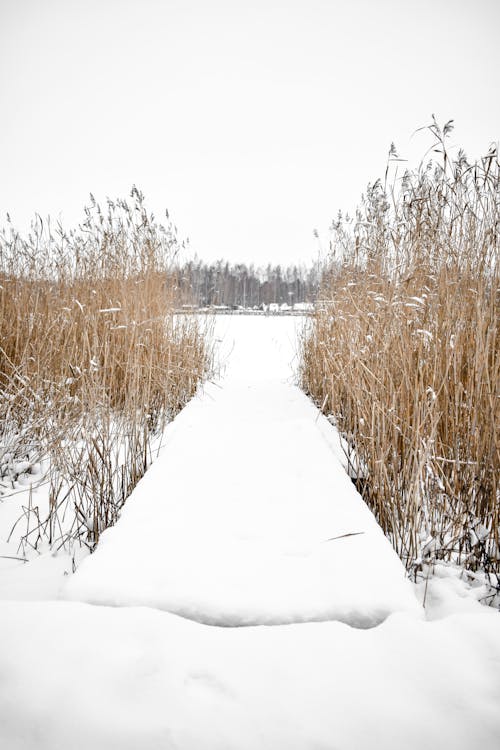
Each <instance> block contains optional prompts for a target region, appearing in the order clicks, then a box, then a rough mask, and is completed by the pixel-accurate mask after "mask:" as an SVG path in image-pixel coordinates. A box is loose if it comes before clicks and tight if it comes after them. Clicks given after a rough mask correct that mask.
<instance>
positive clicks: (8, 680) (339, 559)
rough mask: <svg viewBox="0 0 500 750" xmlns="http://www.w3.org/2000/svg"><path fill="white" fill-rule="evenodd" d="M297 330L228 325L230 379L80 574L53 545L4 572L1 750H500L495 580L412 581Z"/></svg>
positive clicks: (3, 521)
mask: <svg viewBox="0 0 500 750" xmlns="http://www.w3.org/2000/svg"><path fill="white" fill-rule="evenodd" d="M300 324H301V322H300V319H298V318H285V317H272V318H265V317H257V316H255V317H245V316H237V317H235V316H220V317H219V318H218V319H217V322H216V335H217V337H218V338H219V339H220V347H221V357H222V359H223V361H225V360H226V359H227V362H228V367H227V371H226V372H225V375H224V377H222V379H220V380H218V381H217V382H214V383H211V384H207V385H206V387H205V388H203V389H200V392H199V394H198V395H197V396H196V398H195V399H193V401H192V402H191V403H190V404H189V405H188V407H187V408H186V409H185V410H184V411H183V412H182V413H181V414H180V415H179V416H178V417H177V418H176V420H174V422H173V423H172V424H171V425H170V426H169V427H168V428H167V431H166V434H165V437H164V448H163V450H162V452H161V453H160V456H159V458H158V459H157V460H156V461H155V463H154V464H153V466H152V467H151V469H150V470H149V471H148V472H147V474H146V475H145V477H144V478H143V480H141V482H140V483H139V485H138V486H137V488H136V490H135V491H134V493H133V495H132V496H131V498H130V499H129V501H128V502H127V505H126V506H125V509H124V511H123V513H122V517H121V518H120V520H119V522H118V524H117V525H116V526H115V527H114V528H113V529H110V530H108V531H106V532H105V533H104V534H103V537H102V540H101V542H100V544H99V546H98V549H97V551H96V552H95V554H94V555H92V556H90V557H87V558H85V559H84V560H83V561H82V562H80V563H79V567H78V570H77V572H76V573H75V574H74V575H72V569H73V561H72V559H71V557H70V556H68V555H67V554H64V555H61V554H57V555H53V554H52V553H50V551H48V550H47V549H42V550H41V551H42V554H40V555H37V556H36V558H35V559H34V560H31V561H30V562H29V563H22V562H18V561H16V560H10V559H0V599H5V600H6V601H0V746H1V747H2V748H6V750H59V749H61V750H66V748H72V750H73V749H74V750H80V748H81V749H82V750H83V749H85V750H88V748H93V749H94V750H136V749H137V748H141V750H143V749H144V750H159V748H162V750H174V748H175V750H326V749H327V748H328V750H333V749H335V750H361V748H363V750H364V749H365V748H367V749H368V750H400V748H405V750H421V748H426V747H439V748H443V749H444V750H470V748H476V747H477V748H481V750H498V748H499V747H500V710H499V706H500V627H499V626H500V619H499V613H498V612H497V611H496V610H494V609H493V608H488V607H486V606H483V605H482V604H480V603H479V602H480V601H481V600H484V599H485V597H486V596H487V595H488V588H487V586H486V583H485V580H484V577H483V578H482V577H481V576H480V575H470V576H464V575H463V573H462V572H461V571H460V570H459V569H458V568H455V567H453V566H451V565H444V564H443V565H439V566H436V568H435V569H434V570H433V571H431V570H430V569H428V570H427V571H426V573H429V574H430V573H431V572H432V575H430V577H429V578H428V580H427V579H426V578H425V577H424V578H423V579H422V580H421V581H420V582H419V583H418V584H417V585H416V586H415V585H413V584H410V582H409V581H408V580H407V579H405V577H404V574H403V570H402V567H401V564H400V562H399V560H398V558H397V557H396V556H395V554H394V553H393V552H392V549H391V547H390V546H389V544H388V543H387V541H386V540H385V538H384V537H383V535H382V532H381V531H380V529H379V528H378V526H377V525H376V523H375V520H374V519H373V516H372V515H371V513H370V512H369V511H368V509H367V508H366V506H365V505H364V504H363V503H362V501H361V499H360V497H359V495H357V493H356V492H355V490H354V487H353V485H352V483H351V482H350V480H349V478H348V477H347V475H346V473H345V471H344V469H345V466H346V459H345V456H344V453H343V450H342V443H341V441H340V439H339V436H338V434H337V433H336V431H335V430H334V429H333V428H332V426H331V425H330V424H329V423H328V421H327V420H326V419H324V418H323V417H322V416H321V415H319V413H318V411H317V410H316V409H315V408H314V406H313V405H312V404H311V403H310V402H309V401H308V400H307V398H306V397H305V396H303V394H302V393H301V392H300V391H299V390H298V389H297V388H296V386H295V385H294V382H293V377H292V375H291V373H292V371H293V367H294V365H295V362H294V349H295V341H296V336H297V326H299V327H300ZM43 491H44V490H43V487H42V488H40V489H39V490H37V492H40V493H43ZM22 496H23V493H22V492H21V493H19V494H18V495H16V496H15V498H4V499H3V500H2V501H1V502H0V531H1V532H2V538H3V539H4V538H5V537H6V536H7V535H8V533H9V531H10V526H11V521H12V519H13V518H14V511H15V504H14V505H13V504H12V503H13V501H14V500H15V502H16V503H17V502H18V498H19V497H22ZM344 534H346V535H347V534H350V535H349V536H343V535H344ZM328 540H331V541H328ZM13 545H15V542H14V541H12V540H11V542H10V543H9V544H8V545H7V544H6V545H5V546H3V547H1V548H0V555H1V554H5V555H10V554H11V555H12V556H15V546H13ZM76 562H77V564H78V560H77V561H76ZM22 599H27V600H30V601H20V600H22ZM78 599H80V601H78ZM424 602H425V610H424V609H423V607H422V603H424ZM96 604H98V605H99V606H94V605H96ZM109 605H113V606H109ZM136 605H141V606H136ZM167 610H168V611H167ZM179 615H182V617H181V616H179ZM311 620H312V621H311ZM318 620H322V621H321V622H319V621H318ZM207 623H212V624H210V625H209V624H207ZM249 623H255V624H256V623H259V624H258V625H255V626H253V625H250V626H248V627H228V626H230V625H240V626H242V625H245V624H246V625H248V624H249ZM262 623H265V624H266V625H273V627H263V626H262ZM280 623H281V624H280ZM285 623H288V624H285ZM221 626H224V627H221Z"/></svg>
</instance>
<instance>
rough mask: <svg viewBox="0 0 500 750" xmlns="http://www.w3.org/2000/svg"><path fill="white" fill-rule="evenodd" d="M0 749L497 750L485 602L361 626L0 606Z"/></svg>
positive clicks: (497, 653) (489, 615) (499, 639)
mask: <svg viewBox="0 0 500 750" xmlns="http://www.w3.org/2000/svg"><path fill="white" fill-rule="evenodd" d="M0 644H1V645H0V676H1V677H0V738H1V741H2V747H5V748H6V749H7V748H8V750H28V749H29V750H35V749H36V750H67V748H72V749H73V750H80V749H81V750H89V748H92V749H93V750H118V749H119V750H137V749H138V748H141V750H160V748H161V750H174V748H175V750H223V749H226V750H229V749H231V750H313V749H314V750H318V749H319V748H322V749H324V750H326V749H327V748H328V750H331V749H332V748H336V750H401V748H405V749H406V750H422V748H428V747H436V748H443V749H444V750H472V748H481V750H497V748H498V746H499V739H500V712H499V711H498V706H499V705H500V636H499V628H498V618H497V617H496V615H495V613H494V612H493V611H492V610H486V609H483V611H482V612H481V614H480V615H477V614H476V615H460V616H455V617H450V618H447V619H445V620H439V621H437V622H433V623H425V622H422V621H419V620H415V619H414V618H411V617H408V616H407V615H392V616H391V617H389V618H388V619H387V620H386V621H385V622H384V623H383V624H382V625H380V626H379V627H377V628H373V629H371V630H358V629H355V628H350V627H349V626H347V625H343V624H342V623H338V622H328V623H309V624H304V625H287V626H281V627H275V628H262V627H258V628H235V629H228V628H211V627H206V626H204V625H199V624H198V623H194V622H190V621H188V620H184V619H181V618H179V617H176V616H175V615H170V614H168V613H165V612H158V611H155V610H152V609H147V608H144V609H135V608H120V609H111V608H108V607H91V606H89V605H85V604H79V603H40V604H32V603H25V604H24V603H22V604H11V603H3V604H1V605H0Z"/></svg>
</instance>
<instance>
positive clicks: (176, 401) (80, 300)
mask: <svg viewBox="0 0 500 750" xmlns="http://www.w3.org/2000/svg"><path fill="white" fill-rule="evenodd" d="M131 198H132V201H131V202H127V201H117V202H112V201H108V204H107V206H106V209H105V211H103V210H102V209H101V207H100V206H99V205H98V204H97V203H96V202H95V200H94V199H92V201H91V204H90V206H89V207H87V208H86V209H85V221H84V222H83V224H82V225H81V226H80V227H79V228H78V229H77V230H74V231H72V232H70V233H66V232H64V231H63V229H62V228H61V227H60V226H57V227H52V226H51V225H50V223H46V224H45V223H44V222H42V220H41V219H39V218H38V219H37V220H36V221H35V222H34V223H33V225H32V231H31V233H30V234H29V236H28V237H24V238H23V237H21V236H20V235H19V234H18V233H17V232H16V231H15V230H14V229H13V228H12V227H7V229H5V230H4V231H3V233H2V235H1V237H0V396H1V398H0V467H1V468H0V471H1V474H2V477H3V479H2V480H1V481H2V483H3V491H4V493H5V492H6V491H9V489H10V490H12V488H13V487H14V486H15V484H16V482H17V481H18V480H19V475H20V474H21V473H22V474H24V475H26V474H27V473H28V474H29V472H30V471H31V470H32V469H31V467H32V466H33V465H37V464H39V462H40V460H41V459H43V458H44V457H49V459H50V472H51V473H50V508H49V512H48V514H47V515H45V516H43V517H40V513H39V511H38V509H37V510H35V509H32V508H30V509H29V510H28V516H29V518H28V525H27V532H26V534H25V536H24V543H25V544H32V546H36V545H35V542H36V541H37V540H39V538H40V536H44V537H46V538H48V539H49V541H50V543H51V544H52V545H54V544H55V545H62V544H66V543H67V542H68V541H70V540H76V539H78V540H80V541H81V542H82V543H83V544H86V545H87V546H89V547H90V548H91V549H92V548H93V547H94V546H95V544H96V543H97V541H98V539H99V535H100V533H101V532H102V531H103V530H104V529H105V528H107V527H108V526H110V525H112V524H113V523H114V522H115V521H116V519H117V517H118V514H119V512H120V509H121V507H122V505H123V503H124V502H125V499H126V498H127V496H128V495H129V494H130V492H131V490H132V489H133V487H134V485H135V484H136V483H137V481H138V480H139V479H140V477H141V476H142V475H143V473H144V471H145V470H146V468H147V466H148V465H149V462H150V460H151V445H152V441H153V439H154V436H155V435H157V434H159V433H160V432H161V430H162V429H163V427H164V425H165V424H166V422H167V421H168V420H170V419H172V418H173V416H174V415H175V414H176V413H177V412H178V411H179V410H180V409H181V408H182V406H183V405H184V404H185V403H186V401H187V400H188V399H189V398H190V397H191V396H192V395H193V393H194V391H195V390H196V387H197V385H198V383H199V382H200V380H201V379H202V378H203V377H204V376H205V375H206V373H207V371H208V368H209V365H210V362H209V360H210V354H209V350H208V348H207V345H206V341H205V338H204V335H203V332H202V331H201V330H200V328H199V326H198V324H197V322H196V319H195V318H194V317H189V318H179V317H176V316H175V315H174V312H173V307H174V295H175V275H174V274H173V273H172V272H171V270H170V269H171V265H172V261H173V259H174V256H175V254H176V252H177V248H178V243H177V238H176V235H175V230H174V228H173V227H172V225H168V226H166V227H165V226H161V225H159V224H158V223H157V222H155V220H154V217H153V216H151V215H150V214H148V213H147V211H146V209H145V206H144V200H143V196H142V195H141V194H140V193H139V192H138V191H137V190H136V189H134V190H133V191H132V195H131ZM28 479H29V477H28ZM63 516H64V522H63V521H62V517H63Z"/></svg>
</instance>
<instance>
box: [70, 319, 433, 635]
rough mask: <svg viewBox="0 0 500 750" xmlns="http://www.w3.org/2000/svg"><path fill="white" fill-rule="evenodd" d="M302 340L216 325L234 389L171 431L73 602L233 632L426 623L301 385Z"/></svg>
mask: <svg viewBox="0 0 500 750" xmlns="http://www.w3.org/2000/svg"><path fill="white" fill-rule="evenodd" d="M299 325H300V324H299ZM297 327H298V324H297V322H294V321H291V320H271V321H269V320H250V321H245V320H242V321H238V323H237V325H236V326H235V325H234V323H233V324H231V322H228V323H225V324H224V323H222V324H221V323H219V324H218V325H217V329H216V330H217V333H218V335H219V336H220V337H221V338H222V358H223V360H226V357H227V370H226V372H225V375H224V376H223V377H222V378H221V380H220V381H219V382H218V383H216V384H208V385H206V386H205V388H204V389H203V390H202V391H201V392H200V394H199V395H198V396H197V397H196V398H194V399H193V401H192V402H191V403H190V404H188V406H187V407H186V408H185V409H184V411H183V412H182V413H181V414H180V415H179V416H178V417H177V418H176V420H175V421H174V423H173V424H172V425H171V426H170V427H169V428H168V429H167V434H166V437H165V441H164V447H163V450H162V453H161V455H160V457H159V458H158V459H157V461H156V462H155V463H154V464H153V466H152V467H151V469H150V470H149V471H148V472H147V474H146V476H145V477H144V478H143V480H142V481H141V482H140V484H139V486H138V487H137V489H136V491H135V492H134V493H133V494H132V496H131V497H130V498H129V500H128V501H127V505H126V507H125V509H124V511H123V513H122V517H121V518H120V521H119V523H118V524H117V525H116V526H115V527H114V528H113V529H110V530H109V531H107V532H106V533H105V534H104V535H103V537H102V539H101V542H100V544H99V547H98V549H97V550H96V552H95V553H94V554H93V555H92V556H91V557H89V558H88V559H87V560H85V561H84V562H83V564H82V565H81V567H80V569H79V570H78V572H77V573H76V575H74V576H72V578H71V579H70V581H69V582H68V586H67V594H68V596H70V597H71V598H73V599H78V600H80V601H88V602H91V603H94V604H110V605H113V606H116V605H122V606H133V605H146V606H151V607H155V608H157V609H162V610H165V611H168V612H173V613H176V614H180V615H182V616H184V617H187V618H189V619H193V620H196V621H198V622H203V623H206V624H211V625H226V626H231V625H276V624H284V623H295V622H306V621H314V620H340V621H342V622H346V623H348V624H350V625H354V626H360V627H370V626H373V625H377V624H379V623H380V622H382V621H383V620H384V619H385V618H386V617H387V616H388V615H389V614H391V613H393V612H403V611H404V612H412V613H413V614H417V613H418V610H419V606H418V604H417V601H416V598H415V594H414V592H413V590H412V587H411V585H410V583H409V581H408V580H407V579H406V577H405V574H404V570H403V567H402V565H401V562H400V560H399V558H398V557H397V555H396V554H395V552H394V551H393V549H392V547H391V545H390V543H389V542H388V541H387V539H386V537H385V536H384V535H383V533H382V532H381V530H380V528H379V526H378V524H377V523H376V521H375V519H374V517H373V515H372V513H371V512H370V511H369V510H368V508H367V506H366V505H365V504H364V502H363V501H362V500H361V498H360V496H359V495H358V493H357V492H356V490H355V489H354V486H353V484H352V482H351V481H350V479H349V477H348V475H347V473H346V471H345V468H344V465H343V464H344V463H345V455H344V453H343V451H342V447H341V444H340V439H339V436H338V435H337V433H336V431H335V430H334V429H333V428H332V427H331V425H330V424H329V423H328V422H327V420H326V419H325V418H324V417H323V416H322V415H321V414H320V413H319V412H318V410H317V409H316V408H315V407H314V406H313V404H312V403H311V402H310V400H309V399H308V398H307V397H306V396H305V395H304V393H303V392H302V391H301V390H300V389H299V388H298V387H297V386H296V385H295V384H294V382H293V380H294V373H293V360H294V354H295V352H294V347H295V343H296V336H295V335H294V333H295V329H296V328H297ZM235 328H236V330H237V331H238V336H237V337H236V338H235V337H234V333H232V332H233V331H234V329H235ZM245 328H246V330H245ZM229 350H231V351H229ZM368 571H369V575H367V572H368Z"/></svg>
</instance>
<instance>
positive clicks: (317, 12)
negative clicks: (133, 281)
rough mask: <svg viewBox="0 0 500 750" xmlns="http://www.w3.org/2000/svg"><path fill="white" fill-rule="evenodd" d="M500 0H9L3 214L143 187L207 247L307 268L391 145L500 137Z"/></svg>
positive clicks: (4, 11) (2, 42) (406, 147)
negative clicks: (445, 126)
mask: <svg viewBox="0 0 500 750" xmlns="http://www.w3.org/2000/svg"><path fill="white" fill-rule="evenodd" d="M499 30H500V2H498V0H432V1H427V0H418V1H417V0H411V2H408V1H407V0H383V1H382V2H381V1H377V0H350V2H349V1H347V2H336V0H329V1H328V0H296V1H294V0H289V1H288V2H285V1H283V2H279V1H278V0H267V1H264V0H253V2H243V1H240V0H233V1H232V2H231V1H230V0H218V1H217V2H212V1H211V0H177V1H176V0H136V1H135V2H133V1H132V0H0V107H1V113H0V114H1V118H0V135H1V139H0V148H1V154H0V157H1V158H0V169H1V177H0V212H1V215H2V223H4V216H5V212H6V211H9V212H10V213H11V215H12V216H13V218H14V221H15V223H16V224H18V225H19V226H24V225H25V224H26V222H27V220H28V217H31V216H32V215H33V213H34V212H35V211H37V212H39V213H41V214H42V215H46V214H48V213H50V214H51V215H52V216H57V215H59V214H61V215H62V217H63V219H64V222H65V224H66V225H68V226H69V225H70V224H72V223H76V222H77V221H79V220H80V218H81V216H82V207H83V205H84V204H85V202H86V201H87V198H88V194H89V192H93V193H94V194H95V195H96V197H98V198H99V199H102V198H104V197H105V196H106V195H109V196H110V197H117V196H126V195H127V194H128V193H129V191H130V187H131V186H132V184H137V186H138V187H140V189H141V190H142V191H143V192H144V193H145V194H146V199H147V204H148V206H149V207H150V208H151V210H153V211H154V212H155V213H157V214H158V215H160V214H161V213H163V212H164V209H165V208H168V209H169V211H170V213H171V214H172V216H173V218H174V220H175V222H176V223H177V225H178V227H179V230H180V233H181V235H183V236H184V237H186V236H188V237H189V238H190V241H191V247H192V249H193V251H196V252H197V253H198V254H199V255H200V256H201V257H204V258H206V259H213V258H216V257H222V256H224V257H227V258H229V259H231V260H247V261H248V260H253V261H255V262H257V263H261V262H262V263H264V262H267V261H268V260H271V261H279V262H282V263H287V262H296V261H299V260H304V261H308V260H309V259H311V258H312V257H313V255H314V254H315V253H316V251H317V245H316V240H315V239H314V237H313V230H314V229H315V228H317V229H318V230H319V231H320V233H321V234H322V235H323V236H324V234H325V232H326V230H327V228H328V226H329V224H330V222H331V219H332V218H333V217H334V216H335V215H336V213H337V211H338V210H339V209H348V210H352V209H353V208H354V206H355V204H356V202H357V200H358V199H359V196H360V194H361V192H362V191H363V189H364V188H365V186H366V184H367V183H368V182H369V181H373V180H374V179H375V178H376V177H377V176H379V175H381V174H383V172H384V169H385V160H386V154H387V151H388V148H389V145H390V142H391V141H392V140H394V141H395V142H396V145H397V146H398V148H399V150H400V152H403V154H408V155H410V156H412V158H416V156H417V155H418V154H420V155H422V154H423V152H424V151H425V149H426V147H427V146H428V145H429V142H428V140H427V139H426V137H424V136H422V135H418V136H414V137H413V138H412V139H411V140H410V138H411V135H412V133H413V131H414V130H415V129H416V128H417V127H419V126H421V125H425V124H426V123H428V122H429V121H430V117H431V113H433V112H434V113H435V114H436V116H437V118H438V120H439V121H442V122H444V121H445V120H447V119H450V118H454V119H455V121H456V129H455V131H454V133H453V138H452V141H453V142H455V143H457V144H460V145H463V146H464V147H465V149H466V151H467V153H468V155H469V156H470V157H472V156H474V157H477V156H480V155H481V153H483V152H485V151H486V150H487V148H488V146H489V144H490V142H491V141H497V140H498V139H499V138H500V92H499V86H498V78H499V71H500V51H499V50H500V44H499V43H498V33H499Z"/></svg>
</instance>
